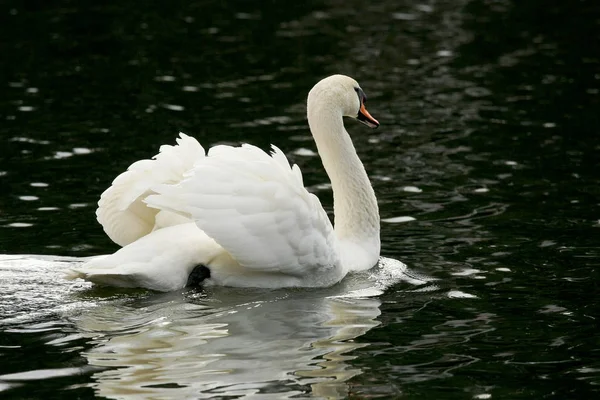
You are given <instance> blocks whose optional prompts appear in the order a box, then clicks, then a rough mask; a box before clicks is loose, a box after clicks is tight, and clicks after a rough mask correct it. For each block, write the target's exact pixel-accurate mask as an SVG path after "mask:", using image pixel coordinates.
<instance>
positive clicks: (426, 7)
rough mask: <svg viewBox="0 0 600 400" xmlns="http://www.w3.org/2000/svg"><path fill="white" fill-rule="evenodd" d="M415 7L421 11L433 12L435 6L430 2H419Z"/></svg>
mask: <svg viewBox="0 0 600 400" xmlns="http://www.w3.org/2000/svg"><path fill="white" fill-rule="evenodd" d="M415 8H416V9H417V10H419V11H422V12H426V13H430V12H433V7H431V6H430V5H428V4H417V5H416V6H415Z"/></svg>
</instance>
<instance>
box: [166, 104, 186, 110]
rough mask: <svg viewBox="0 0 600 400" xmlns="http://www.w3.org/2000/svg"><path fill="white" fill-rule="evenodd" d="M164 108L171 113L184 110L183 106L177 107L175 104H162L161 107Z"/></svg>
mask: <svg viewBox="0 0 600 400" xmlns="http://www.w3.org/2000/svg"><path fill="white" fill-rule="evenodd" d="M162 106H163V107H164V108H166V109H167V110H171V111H183V110H185V108H184V107H183V106H180V105H177V104H163V105H162Z"/></svg>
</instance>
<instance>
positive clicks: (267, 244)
mask: <svg viewBox="0 0 600 400" xmlns="http://www.w3.org/2000/svg"><path fill="white" fill-rule="evenodd" d="M186 175H187V176H186V178H185V179H184V180H183V181H182V182H180V183H179V184H176V185H159V186H157V187H154V190H155V191H156V192H157V193H159V194H158V195H152V196H149V197H147V198H146V202H147V203H148V204H149V205H150V206H152V207H157V208H160V209H163V210H170V211H175V212H179V213H184V214H186V215H189V216H190V217H191V218H193V219H194V220H195V221H196V224H197V225H198V227H199V228H200V229H202V230H203V231H204V232H206V233H207V234H208V236H210V237H212V238H213V239H214V240H215V241H216V242H217V243H218V244H219V245H221V246H222V247H223V248H224V249H225V250H226V251H227V252H229V254H231V256H232V257H234V258H235V259H236V260H237V261H238V262H239V263H240V264H241V265H242V266H244V267H247V268H254V269H258V270H262V271H266V272H283V273H288V274H292V275H305V274H306V273H307V272H308V271H307V270H309V269H310V268H320V269H322V268H328V267H333V266H336V265H337V264H338V263H339V255H338V249H337V240H336V237H335V235H334V232H333V227H332V225H331V222H330V221H329V218H328V217H327V214H326V213H325V211H324V210H323V207H322V206H321V203H320V201H319V199H318V198H317V197H316V196H315V195H313V194H311V193H309V192H308V191H307V190H306V189H305V188H304V186H303V184H302V174H301V173H300V170H299V169H298V167H297V166H294V167H292V168H290V165H289V162H288V160H287V158H286V157H285V155H284V154H283V152H281V150H279V149H278V148H276V147H275V146H273V153H272V156H269V155H268V154H267V153H265V152H264V151H262V150H260V149H259V148H257V147H255V146H251V145H243V146H242V147H230V146H216V147H213V148H211V149H210V151H209V153H208V156H207V157H206V158H204V159H202V160H201V161H199V162H197V163H196V165H195V167H194V168H193V169H192V170H191V171H190V172H189V173H187V174H186Z"/></svg>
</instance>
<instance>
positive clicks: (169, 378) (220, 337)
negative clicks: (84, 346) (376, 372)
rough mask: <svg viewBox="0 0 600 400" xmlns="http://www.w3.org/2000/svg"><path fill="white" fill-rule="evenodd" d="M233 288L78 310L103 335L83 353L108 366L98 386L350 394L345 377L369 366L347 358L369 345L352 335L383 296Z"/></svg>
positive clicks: (168, 391)
mask: <svg viewBox="0 0 600 400" xmlns="http://www.w3.org/2000/svg"><path fill="white" fill-rule="evenodd" d="M237 293H238V294H241V293H240V292H237ZM255 294H256V293H255ZM226 295H231V291H230V290H224V289H217V290H214V291H211V292H210V293H208V294H207V296H206V297H207V298H205V299H199V300H198V299H195V298H194V296H189V297H186V296H185V295H184V296H181V295H179V297H178V298H177V297H176V296H174V295H165V296H159V297H160V299H155V303H154V304H137V305H135V307H132V306H115V305H112V306H104V307H99V308H96V309H93V310H91V311H90V312H88V313H85V314H83V315H80V316H77V317H74V318H73V320H74V322H75V323H76V324H77V326H78V327H79V329H80V330H82V331H84V332H86V333H87V334H88V335H97V336H96V341H97V342H98V345H97V346H95V347H94V348H93V349H91V350H90V351H88V352H86V353H84V356H85V357H86V358H87V360H88V362H89V364H90V365H93V366H98V367H105V368H106V369H104V370H102V371H100V372H96V373H95V374H94V375H93V378H94V380H95V381H96V383H95V384H94V386H95V387H96V389H97V391H98V395H100V396H105V397H110V398H134V397H139V396H144V397H162V398H164V397H170V398H191V397H194V398H206V397H212V396H223V395H228V396H241V395H246V396H247V395H253V394H260V395H261V398H264V397H267V396H269V394H270V395H272V396H274V397H277V398H281V397H282V396H283V397H287V396H294V395H298V394H301V393H305V392H307V391H310V392H312V394H313V395H316V396H321V397H326V398H340V397H345V396H347V394H348V387H347V384H346V381H347V380H348V379H350V378H352V377H353V376H355V375H358V374H360V373H361V371H360V370H359V369H356V368H354V367H352V366H351V365H349V364H348V363H347V361H348V360H351V359H352V356H351V354H350V353H351V352H352V351H353V350H355V349H357V348H360V347H363V346H366V344H364V343H356V342H353V341H352V339H355V338H357V337H359V336H361V335H363V334H364V333H366V332H367V331H368V330H369V329H371V328H373V327H374V326H377V325H378V324H379V323H378V322H377V321H376V320H375V318H376V317H377V316H379V314H380V310H379V306H380V304H381V302H380V301H379V300H378V299H374V298H339V297H335V296H330V293H327V292H324V291H317V292H315V291H296V292H288V293H284V292H281V293H279V292H272V293H271V294H269V295H268V296H267V295H263V296H258V295H256V296H254V297H258V298H255V299H253V300H252V301H250V302H244V301H238V302H236V301H235V299H233V300H232V299H231V298H229V297H225V296H226ZM273 295H275V296H273ZM165 297H166V298H165ZM243 297H244V296H241V295H240V296H237V298H238V300H240V299H241V298H243ZM208 298H210V300H208ZM282 390H283V391H284V393H282Z"/></svg>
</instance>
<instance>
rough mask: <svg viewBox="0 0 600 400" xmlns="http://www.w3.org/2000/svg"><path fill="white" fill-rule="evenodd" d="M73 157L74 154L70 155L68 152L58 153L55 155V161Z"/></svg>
mask: <svg viewBox="0 0 600 400" xmlns="http://www.w3.org/2000/svg"><path fill="white" fill-rule="evenodd" d="M72 155H73V153H70V152H68V151H57V152H56V153H54V157H53V158H54V159H56V160H60V159H62V158H69V157H71V156H72Z"/></svg>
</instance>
